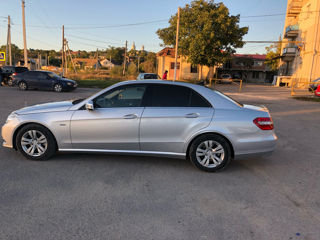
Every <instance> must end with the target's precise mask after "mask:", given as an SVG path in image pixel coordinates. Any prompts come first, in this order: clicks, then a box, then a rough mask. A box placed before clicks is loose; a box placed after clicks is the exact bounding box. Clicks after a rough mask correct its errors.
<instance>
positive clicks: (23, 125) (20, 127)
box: [12, 122, 58, 150]
mask: <svg viewBox="0 0 320 240" xmlns="http://www.w3.org/2000/svg"><path fill="white" fill-rule="evenodd" d="M32 124H34V125H39V126H41V127H43V128H45V129H47V130H48V131H49V132H50V133H51V135H52V137H53V139H54V142H55V144H56V148H57V149H58V143H57V139H56V137H55V136H54V134H53V133H52V131H51V130H50V129H49V128H48V127H46V126H45V125H43V124H41V123H38V122H27V123H23V124H21V125H20V126H19V127H17V128H16V130H15V131H14V133H13V136H12V146H13V148H14V149H15V150H17V144H16V137H17V134H18V132H19V131H20V130H21V129H22V128H23V127H25V126H27V125H32Z"/></svg>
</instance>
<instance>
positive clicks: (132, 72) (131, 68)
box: [128, 63, 138, 76]
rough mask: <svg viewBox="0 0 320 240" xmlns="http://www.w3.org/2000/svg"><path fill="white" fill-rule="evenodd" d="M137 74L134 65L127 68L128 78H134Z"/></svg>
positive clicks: (131, 64)
mask: <svg viewBox="0 0 320 240" xmlns="http://www.w3.org/2000/svg"><path fill="white" fill-rule="evenodd" d="M137 72H138V68H137V65H135V64H134V63H130V65H129V67H128V74H129V75H130V76H136V75H137Z"/></svg>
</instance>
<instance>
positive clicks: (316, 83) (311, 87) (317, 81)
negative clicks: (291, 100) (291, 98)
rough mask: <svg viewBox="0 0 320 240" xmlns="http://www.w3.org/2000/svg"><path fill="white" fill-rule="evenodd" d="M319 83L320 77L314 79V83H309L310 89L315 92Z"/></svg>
mask: <svg viewBox="0 0 320 240" xmlns="http://www.w3.org/2000/svg"><path fill="white" fill-rule="evenodd" d="M319 85H320V78H317V79H316V80H313V81H312V83H311V84H310V85H309V91H310V92H314V91H315V90H316V89H317V87H318V86H319Z"/></svg>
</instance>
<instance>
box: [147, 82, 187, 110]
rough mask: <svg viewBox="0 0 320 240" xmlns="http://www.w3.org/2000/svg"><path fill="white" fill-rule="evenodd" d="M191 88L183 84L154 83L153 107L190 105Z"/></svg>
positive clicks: (150, 101)
mask: <svg viewBox="0 0 320 240" xmlns="http://www.w3.org/2000/svg"><path fill="white" fill-rule="evenodd" d="M190 95H191V90H190V89H189V88H186V87H182V86H175V85H168V84H152V94H151V97H150V98H151V99H150V100H149V105H150V106H151V107H188V106H189V105H190Z"/></svg>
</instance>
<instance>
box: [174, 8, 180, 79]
mask: <svg viewBox="0 0 320 240" xmlns="http://www.w3.org/2000/svg"><path fill="white" fill-rule="evenodd" d="M179 26H180V7H178V19H177V31H176V48H175V59H174V76H173V81H175V80H176V78H177V61H178V44H179Z"/></svg>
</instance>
